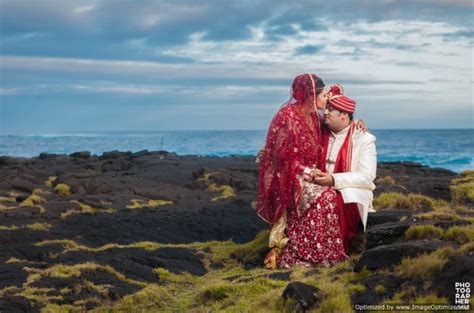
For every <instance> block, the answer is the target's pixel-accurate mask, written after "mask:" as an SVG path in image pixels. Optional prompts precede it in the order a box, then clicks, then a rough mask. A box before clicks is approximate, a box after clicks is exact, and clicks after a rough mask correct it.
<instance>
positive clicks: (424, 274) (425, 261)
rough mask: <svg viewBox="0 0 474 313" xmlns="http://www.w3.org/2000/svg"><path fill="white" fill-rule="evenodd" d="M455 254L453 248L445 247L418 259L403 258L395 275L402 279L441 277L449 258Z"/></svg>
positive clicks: (396, 268)
mask: <svg viewBox="0 0 474 313" xmlns="http://www.w3.org/2000/svg"><path fill="white" fill-rule="evenodd" d="M455 253H456V252H455V250H454V249H453V248H451V247H444V248H441V249H439V250H436V251H434V252H432V253H430V254H422V255H419V256H418V257H416V258H403V259H402V261H401V263H400V264H399V265H397V266H396V267H395V273H396V274H397V275H398V276H400V277H419V278H422V279H426V280H427V279H430V278H433V277H435V276H437V275H439V274H440V273H441V270H442V268H443V266H444V265H445V264H446V262H447V261H448V258H449V257H450V256H452V255H454V254H455Z"/></svg>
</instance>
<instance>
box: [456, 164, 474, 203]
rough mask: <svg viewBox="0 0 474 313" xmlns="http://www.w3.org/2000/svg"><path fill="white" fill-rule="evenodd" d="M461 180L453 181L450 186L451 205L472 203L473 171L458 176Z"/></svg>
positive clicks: (473, 189)
mask: <svg viewBox="0 0 474 313" xmlns="http://www.w3.org/2000/svg"><path fill="white" fill-rule="evenodd" d="M460 176H461V178H457V179H453V181H452V183H453V184H452V185H451V186H450V189H451V195H452V198H453V203H454V204H458V205H463V204H472V203H474V170H467V171H464V172H462V173H461V174H460Z"/></svg>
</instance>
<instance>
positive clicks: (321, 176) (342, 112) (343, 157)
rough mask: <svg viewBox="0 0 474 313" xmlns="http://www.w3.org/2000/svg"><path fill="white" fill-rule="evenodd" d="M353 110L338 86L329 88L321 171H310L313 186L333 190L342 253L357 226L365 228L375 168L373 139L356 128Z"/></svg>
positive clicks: (353, 106) (375, 154)
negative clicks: (338, 220) (340, 233)
mask: <svg viewBox="0 0 474 313" xmlns="http://www.w3.org/2000/svg"><path fill="white" fill-rule="evenodd" d="M355 107H356V103H355V101H353V100H351V99H349V98H348V97H346V96H345V95H344V90H343V88H342V86H341V85H333V86H331V90H330V92H329V98H328V103H327V106H326V110H325V112H324V117H325V123H326V125H327V126H328V129H327V130H326V131H324V132H323V135H322V139H323V140H322V145H323V153H322V157H321V162H320V164H321V170H317V169H316V170H313V171H312V172H311V176H312V178H313V182H314V183H316V184H318V185H321V186H332V187H334V189H335V190H336V191H337V197H338V211H339V219H340V226H341V232H342V237H343V241H344V248H345V250H346V253H348V252H349V243H350V242H351V240H353V239H354V237H355V235H356V234H357V230H358V227H359V226H360V225H359V224H360V223H361V224H362V225H363V228H364V230H365V228H366V224H367V216H368V212H369V211H371V210H372V200H373V193H372V191H373V190H374V189H375V185H374V183H373V181H374V179H375V175H376V169H377V152H376V149H375V136H373V135H371V134H370V133H368V132H363V131H359V130H357V129H356V127H355V123H354V122H353V114H354V111H355Z"/></svg>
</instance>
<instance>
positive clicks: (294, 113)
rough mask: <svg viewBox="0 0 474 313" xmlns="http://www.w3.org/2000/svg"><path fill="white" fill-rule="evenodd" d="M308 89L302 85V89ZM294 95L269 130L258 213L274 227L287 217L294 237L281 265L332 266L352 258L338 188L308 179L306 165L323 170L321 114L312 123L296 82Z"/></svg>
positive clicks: (289, 233) (291, 237) (279, 260)
mask: <svg viewBox="0 0 474 313" xmlns="http://www.w3.org/2000/svg"><path fill="white" fill-rule="evenodd" d="M297 79H298V77H297ZM295 81H296V79H295ZM311 81H313V86H314V80H313V78H311ZM303 83H304V82H303ZM304 88H307V86H304V85H303V86H302V87H301V86H300V91H301V90H303V92H304ZM306 90H307V89H306ZM297 91H298V90H297ZM293 98H294V99H295V100H296V101H294V103H291V102H289V103H288V104H286V105H285V106H283V107H282V108H281V109H280V110H279V111H278V113H277V114H276V115H275V117H274V118H273V120H272V122H271V124H270V127H269V130H268V134H267V140H266V144H265V148H264V150H263V154H262V157H261V160H260V165H259V190H258V193H259V194H258V205H257V211H258V214H259V216H260V217H261V218H262V219H263V220H265V221H267V222H268V223H270V224H272V225H273V224H275V223H276V222H277V221H279V219H280V218H282V216H283V215H284V214H286V215H287V227H286V235H287V237H288V238H289V241H288V243H287V244H286V246H285V248H284V249H283V250H282V251H281V253H280V254H279V257H278V261H277V263H278V265H279V266H280V267H289V266H292V265H326V266H327V265H330V264H331V263H335V262H339V261H342V260H345V259H347V255H346V254H345V253H344V246H343V242H342V237H341V232H340V229H339V216H338V212H337V198H336V192H335V191H334V190H333V189H332V188H328V187H321V186H317V185H315V184H310V183H307V182H306V181H304V180H303V179H302V175H301V174H302V173H301V168H302V167H318V168H320V167H319V162H320V160H321V159H320V156H321V153H322V148H321V128H320V120H319V116H318V114H317V112H314V113H312V114H311V121H312V124H313V125H312V127H310V126H309V125H308V123H307V121H306V120H305V116H304V115H303V113H302V112H301V106H300V105H299V101H301V100H305V99H304V95H303V99H302V98H301V95H298V94H296V97H295V86H293Z"/></svg>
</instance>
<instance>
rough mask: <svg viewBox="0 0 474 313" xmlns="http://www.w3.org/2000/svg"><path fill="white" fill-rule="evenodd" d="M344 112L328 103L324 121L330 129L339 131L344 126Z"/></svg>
mask: <svg viewBox="0 0 474 313" xmlns="http://www.w3.org/2000/svg"><path fill="white" fill-rule="evenodd" d="M344 121H345V118H344V113H343V112H341V111H339V110H337V109H335V108H333V107H332V106H331V105H328V106H327V108H326V110H325V111H324V122H325V123H326V124H327V125H328V127H329V129H331V130H333V131H334V130H335V131H338V130H339V129H341V128H344Z"/></svg>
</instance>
